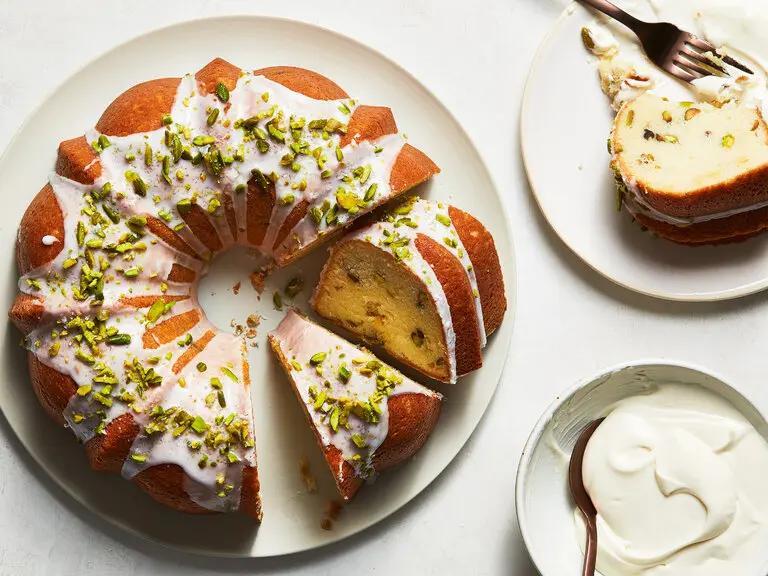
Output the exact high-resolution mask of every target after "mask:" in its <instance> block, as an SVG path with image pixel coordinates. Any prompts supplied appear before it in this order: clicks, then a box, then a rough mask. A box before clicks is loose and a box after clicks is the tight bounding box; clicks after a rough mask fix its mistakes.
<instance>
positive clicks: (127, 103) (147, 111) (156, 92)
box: [96, 78, 181, 136]
mask: <svg viewBox="0 0 768 576" xmlns="http://www.w3.org/2000/svg"><path fill="white" fill-rule="evenodd" d="M180 81H181V79H180V78H161V79H159V80H149V81H148V82H142V83H141V84H137V85H136V86H134V87H133V88H129V89H128V90H126V91H125V92H123V93H122V94H120V96H118V97H117V98H115V100H114V101H113V102H112V104H110V105H109V106H108V107H107V109H106V110H105V111H104V114H102V115H101V118H99V121H98V122H96V130H98V131H99V132H101V133H102V134H106V135H107V136H129V135H131V134H136V133H137V132H151V131H153V130H158V129H160V128H162V127H163V116H165V115H166V114H168V113H169V112H170V111H171V108H172V107H173V102H174V100H175V99H176V91H177V89H178V87H179V82H180Z"/></svg>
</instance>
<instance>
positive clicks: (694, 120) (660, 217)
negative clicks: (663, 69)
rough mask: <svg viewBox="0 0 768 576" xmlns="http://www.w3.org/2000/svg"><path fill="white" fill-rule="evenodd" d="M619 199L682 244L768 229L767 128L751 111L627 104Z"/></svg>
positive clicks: (619, 142) (617, 140) (617, 141)
mask: <svg viewBox="0 0 768 576" xmlns="http://www.w3.org/2000/svg"><path fill="white" fill-rule="evenodd" d="M610 146H611V150H612V167H613V169H614V172H615V174H616V182H617V186H618V189H619V194H620V195H621V201H622V202H623V205H624V206H625V207H626V208H627V210H628V211H629V212H630V213H631V214H632V215H633V216H634V217H635V218H636V219H637V221H638V222H639V223H640V224H642V225H643V226H645V227H646V228H648V229H649V230H651V231H653V232H655V233H657V234H658V235H659V236H662V237H664V238H667V239H669V240H673V241H675V242H679V243H683V244H708V243H719V242H725V241H732V240H739V239H743V238H745V237H748V236H751V235H753V234H757V233H758V232H760V231H762V230H765V229H768V127H766V124H765V121H764V120H763V117H762V115H761V113H760V111H759V110H757V109H756V108H754V107H747V106H737V105H721V106H719V107H718V106H713V105H711V104H707V103H696V104H694V103H691V102H672V101H669V100H667V99H665V98H661V97H659V96H655V95H653V94H649V93H645V94H643V95H641V96H639V97H637V98H635V99H634V100H631V101H629V102H627V103H626V104H625V105H624V106H623V107H622V108H621V110H620V111H619V113H618V114H617V115H616V119H615V121H614V125H613V131H612V133H611V139H610Z"/></svg>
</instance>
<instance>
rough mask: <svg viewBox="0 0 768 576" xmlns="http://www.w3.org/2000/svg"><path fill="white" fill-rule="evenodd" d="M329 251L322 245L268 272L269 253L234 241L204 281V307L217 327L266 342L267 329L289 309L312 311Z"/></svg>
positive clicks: (200, 294)
mask: <svg viewBox="0 0 768 576" xmlns="http://www.w3.org/2000/svg"><path fill="white" fill-rule="evenodd" d="M326 255H327V251H326V250H325V249H323V248H321V249H319V250H317V251H315V252H314V253H312V254H309V255H308V256H306V257H305V258H302V259H301V260H300V261H299V262H297V263H295V264H291V265H289V266H286V267H285V268H282V269H273V270H271V271H268V272H266V273H265V272H264V270H265V269H266V264H267V259H266V258H264V257H262V256H261V255H260V254H259V253H258V252H257V251H255V250H253V249H249V248H245V247H243V246H235V247H233V248H231V249H230V250H228V251H226V252H224V253H222V254H219V255H217V256H216V257H215V258H214V259H213V260H212V261H211V264H210V267H209V269H208V273H207V274H206V275H205V276H204V277H203V278H202V279H201V280H200V283H199V285H198V289H197V297H198V300H199V302H200V307H201V308H202V309H203V312H204V313H205V314H206V316H207V317H208V319H209V320H210V321H211V322H212V323H213V324H214V325H215V326H216V327H217V328H219V329H221V330H224V331H227V332H235V333H236V334H238V335H242V336H244V337H245V339H246V343H247V344H249V347H252V346H251V345H256V344H257V345H258V346H259V347H261V346H264V345H265V343H266V340H265V339H266V334H267V332H269V331H270V330H272V329H273V328H274V327H276V326H277V324H279V322H280V320H282V318H283V316H284V314H285V311H286V310H287V309H288V308H290V307H292V306H294V307H297V308H299V309H300V310H302V311H303V312H304V313H307V312H309V305H308V300H309V297H310V296H311V294H312V290H313V289H314V287H315V284H316V283H317V278H318V276H319V273H320V268H321V267H322V265H323V263H324V262H325V258H326ZM253 347H255V346H253Z"/></svg>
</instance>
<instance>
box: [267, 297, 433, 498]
mask: <svg viewBox="0 0 768 576" xmlns="http://www.w3.org/2000/svg"><path fill="white" fill-rule="evenodd" d="M269 343H270V346H271V347H272V350H273V352H274V353H275V356H276V357H277V359H278V360H279V361H280V364H281V365H282V367H283V369H284V370H285V373H286V374H287V375H288V378H289V380H290V382H291V385H292V387H293V390H294V392H295V393H296V397H297V398H298V400H299V402H300V404H301V406H302V408H303V409H304V413H305V415H306V417H307V420H308V422H309V423H310V425H311V427H312V429H313V431H314V433H315V437H316V439H317V442H318V444H319V446H320V448H321V450H322V451H323V453H324V455H325V459H326V461H327V462H328V466H329V467H330V469H331V474H332V475H333V478H334V480H335V482H336V486H337V488H338V490H339V493H340V494H341V496H342V498H343V499H344V500H350V499H351V498H352V497H353V496H354V495H355V494H356V493H357V491H358V489H359V488H360V486H361V485H362V484H363V482H364V481H366V480H371V479H373V478H374V477H375V475H376V474H378V473H379V472H382V471H384V470H386V469H387V468H391V467H393V466H396V465H397V464H400V463H402V462H404V461H405V460H407V459H408V458H410V457H411V456H413V455H414V454H415V453H416V452H417V451H418V450H419V449H420V448H421V447H422V446H423V445H424V443H425V442H426V441H427V438H428V437H429V435H430V433H431V432H432V429H433V428H434V427H435V424H436V423H437V419H438V416H439V415H440V407H441V402H442V396H441V395H440V394H438V393H436V392H433V391H432V390H430V389H428V388H426V387H424V386H422V385H421V384H418V383H417V382H414V381H413V380H411V379H409V378H407V377H406V376H404V375H403V374H401V373H400V372H398V371H397V370H395V369H394V368H392V367H390V366H387V365H386V364H384V363H383V362H381V361H380V360H378V359H377V358H376V357H375V356H374V355H373V354H371V353H370V352H368V351H367V350H365V349H364V348H359V347H357V346H355V345H353V344H351V343H349V342H347V341H346V340H344V339H343V338H341V337H339V336H337V335H336V334H334V333H332V332H329V331H328V330H326V329H325V328H323V327H322V326H319V325H317V324H315V323H313V322H311V321H310V320H308V319H307V318H305V317H304V316H302V315H301V314H299V313H298V312H296V311H295V310H289V311H288V313H287V314H286V316H285V318H284V319H283V321H282V322H281V323H280V325H279V326H278V327H277V328H276V329H275V330H274V331H273V332H271V333H270V334H269Z"/></svg>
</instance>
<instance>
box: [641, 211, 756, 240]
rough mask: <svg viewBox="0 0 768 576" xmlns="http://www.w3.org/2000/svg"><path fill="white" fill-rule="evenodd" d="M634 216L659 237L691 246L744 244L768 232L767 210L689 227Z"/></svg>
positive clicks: (642, 216) (744, 213) (643, 216)
mask: <svg viewBox="0 0 768 576" xmlns="http://www.w3.org/2000/svg"><path fill="white" fill-rule="evenodd" d="M633 217H634V218H635V219H636V220H637V222H638V223H639V224H640V225H641V226H643V227H644V228H647V229H648V230H650V231H651V232H653V233H655V234H657V235H658V236H660V237H662V238H665V239H667V240H671V241H672V242H676V243H678V244H686V245H689V246H699V245H708V244H728V243H731V242H741V241H743V240H747V239H749V238H751V237H752V236H755V235H757V234H760V233H761V232H763V231H765V230H768V207H765V208H760V209H759V210H752V211H751V212H743V213H741V214H736V215H734V216H731V217H729V218H718V219H716V220H709V221H707V222H700V223H698V224H691V225H690V226H675V225H673V224H668V223H666V222H661V221H659V220H654V219H653V218H650V217H648V216H645V215H644V214H636V215H634V216H633Z"/></svg>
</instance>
